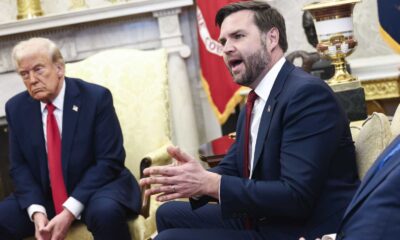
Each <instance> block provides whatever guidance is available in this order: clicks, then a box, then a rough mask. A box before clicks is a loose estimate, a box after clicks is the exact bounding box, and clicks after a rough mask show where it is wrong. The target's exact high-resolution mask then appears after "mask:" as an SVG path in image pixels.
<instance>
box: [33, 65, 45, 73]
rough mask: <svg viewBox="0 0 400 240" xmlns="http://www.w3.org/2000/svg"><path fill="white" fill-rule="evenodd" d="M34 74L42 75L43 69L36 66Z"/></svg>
mask: <svg viewBox="0 0 400 240" xmlns="http://www.w3.org/2000/svg"><path fill="white" fill-rule="evenodd" d="M34 71H35V73H37V74H42V73H43V71H44V67H43V66H37V67H35V68H34Z"/></svg>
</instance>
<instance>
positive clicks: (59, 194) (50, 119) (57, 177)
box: [46, 103, 68, 214]
mask: <svg viewBox="0 0 400 240" xmlns="http://www.w3.org/2000/svg"><path fill="white" fill-rule="evenodd" d="M54 109H55V107H54V105H53V104H52V103H48V104H47V125H46V126H47V127H46V136H47V160H48V165H49V173H50V184H51V193H52V195H53V203H54V209H55V210H56V214H59V213H60V212H61V211H62V210H63V206H62V204H63V203H64V202H65V201H66V200H67V197H68V196H67V191H66V189H65V184H64V177H63V173H62V165H61V138H60V131H59V130H58V125H57V121H56V118H55V117H54V114H53V112H54Z"/></svg>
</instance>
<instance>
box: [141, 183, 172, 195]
mask: <svg viewBox="0 0 400 240" xmlns="http://www.w3.org/2000/svg"><path fill="white" fill-rule="evenodd" d="M177 188H178V186H176V185H168V186H163V185H161V186H156V187H153V188H150V189H147V190H146V192H145V194H146V195H154V194H159V193H164V194H165V193H176V192H177Z"/></svg>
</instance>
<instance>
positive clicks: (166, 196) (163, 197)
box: [156, 193, 182, 202]
mask: <svg viewBox="0 0 400 240" xmlns="http://www.w3.org/2000/svg"><path fill="white" fill-rule="evenodd" d="M178 198H182V195H181V194H180V193H165V194H161V195H159V196H157V197H156V200H157V201H159V202H166V201H171V200H175V199H178Z"/></svg>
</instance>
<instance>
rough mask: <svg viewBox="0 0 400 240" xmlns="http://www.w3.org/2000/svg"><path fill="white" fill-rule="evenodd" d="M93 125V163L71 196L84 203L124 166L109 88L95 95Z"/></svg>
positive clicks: (123, 151) (121, 143)
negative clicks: (95, 103)
mask: <svg viewBox="0 0 400 240" xmlns="http://www.w3.org/2000/svg"><path fill="white" fill-rule="evenodd" d="M96 108H97V109H96V116H95V119H94V121H93V123H92V124H94V136H93V144H94V146H93V149H94V158H95V159H94V161H95V162H94V164H92V165H90V167H89V168H88V169H87V170H86V172H85V173H84V175H83V177H82V179H81V181H80V182H79V184H78V185H77V186H76V187H75V189H74V190H73V192H72V194H71V196H72V197H74V198H75V199H77V200H79V201H80V202H81V203H82V204H84V205H85V204H86V203H87V201H88V200H89V198H90V197H91V196H92V195H93V194H94V193H95V192H96V191H98V190H99V189H100V188H102V187H103V186H105V185H106V184H108V183H110V182H111V181H113V180H115V179H116V178H117V177H118V176H119V175H120V173H121V171H122V170H123V169H124V161H125V150H124V148H123V138H122V131H121V127H120V125H119V121H118V118H117V115H116V113H115V109H114V106H113V100H112V95H111V92H110V91H109V90H105V91H102V94H101V95H100V96H98V99H97V107H96Z"/></svg>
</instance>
